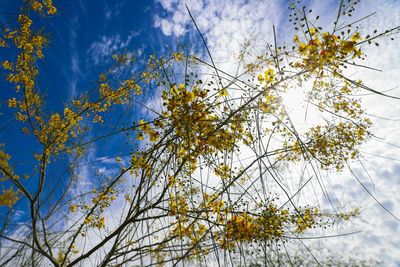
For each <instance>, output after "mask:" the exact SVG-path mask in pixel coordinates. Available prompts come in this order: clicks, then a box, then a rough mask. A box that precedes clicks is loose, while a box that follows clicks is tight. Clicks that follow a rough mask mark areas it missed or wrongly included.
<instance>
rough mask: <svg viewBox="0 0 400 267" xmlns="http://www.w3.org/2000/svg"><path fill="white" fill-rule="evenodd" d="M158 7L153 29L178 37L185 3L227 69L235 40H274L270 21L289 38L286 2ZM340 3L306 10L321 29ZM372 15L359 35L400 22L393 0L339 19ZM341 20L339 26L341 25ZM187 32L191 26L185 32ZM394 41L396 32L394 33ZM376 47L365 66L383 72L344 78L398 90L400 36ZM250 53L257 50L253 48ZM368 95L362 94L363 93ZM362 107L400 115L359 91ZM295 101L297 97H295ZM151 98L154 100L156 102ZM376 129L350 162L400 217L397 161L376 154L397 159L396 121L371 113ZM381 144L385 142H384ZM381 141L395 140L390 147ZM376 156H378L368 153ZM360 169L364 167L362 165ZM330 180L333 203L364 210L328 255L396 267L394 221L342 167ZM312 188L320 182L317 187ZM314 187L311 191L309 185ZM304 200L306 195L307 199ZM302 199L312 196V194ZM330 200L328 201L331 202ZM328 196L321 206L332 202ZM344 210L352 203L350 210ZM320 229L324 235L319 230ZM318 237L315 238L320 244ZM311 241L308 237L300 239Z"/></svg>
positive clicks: (355, 71)
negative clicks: (358, 157)
mask: <svg viewBox="0 0 400 267" xmlns="http://www.w3.org/2000/svg"><path fill="white" fill-rule="evenodd" d="M157 2H158V3H159V4H160V6H161V7H162V9H163V12H162V14H163V15H156V16H155V17H154V26H155V27H156V28H159V29H160V30H161V31H162V32H163V34H165V35H166V36H183V35H185V34H187V30H188V27H187V25H188V23H189V22H190V18H189V16H188V13H187V11H186V7H185V3H186V4H187V5H188V7H189V9H190V10H191V12H192V14H193V16H194V18H195V20H196V23H197V25H198V26H199V28H200V31H201V32H202V33H203V34H204V36H205V38H206V41H207V45H208V47H209V48H210V50H211V52H212V54H213V56H214V57H215V58H214V60H215V61H217V62H218V63H217V65H218V66H219V67H222V68H223V69H224V70H228V71H230V72H232V71H234V70H235V69H236V67H237V66H236V65H235V64H232V62H234V60H233V59H234V57H233V56H232V55H234V54H235V53H238V52H239V51H240V48H241V45H242V44H243V43H244V41H245V40H246V39H249V37H251V39H252V42H253V43H255V44H260V43H261V44H263V45H264V47H265V43H266V42H271V41H272V25H275V26H276V27H277V29H278V36H279V37H281V38H282V39H283V40H290V39H291V31H290V30H288V29H287V26H288V25H289V24H288V23H287V22H285V21H284V20H283V18H284V17H285V16H286V15H285V7H284V6H283V5H280V4H282V2H279V1H261V0H247V1H228V0H226V1H225V0H221V1H209V0H189V1H184V0H157ZM337 5H338V2H337V1H334V0H330V1H316V0H315V1H311V2H310V5H309V7H310V9H312V10H313V12H312V15H313V16H316V15H319V16H320V20H319V23H320V25H321V26H323V27H324V28H325V29H327V30H328V29H330V28H331V27H332V26H333V25H332V22H333V21H334V20H335V18H336V15H337ZM375 11H376V12H377V14H376V15H374V16H373V17H371V18H370V19H369V20H368V21H366V23H363V25H365V26H364V28H359V29H358V30H359V31H360V32H361V34H362V35H363V36H366V34H367V33H372V32H373V31H374V29H378V30H379V29H389V28H391V27H394V26H398V25H400V5H399V2H398V1H396V0H388V1H383V2H382V1H381V2H379V5H377V3H376V1H372V0H366V1H361V3H360V4H359V5H358V7H357V9H356V14H355V16H352V17H348V18H347V19H346V22H344V23H345V24H346V23H348V22H351V21H354V20H355V19H356V18H360V17H363V16H366V15H369V14H371V13H372V12H375ZM345 24H344V25H345ZM191 30H193V29H191ZM397 38H398V36H397ZM379 43H380V46H379V47H375V46H370V47H366V49H365V52H366V54H367V55H368V57H367V59H366V60H365V61H364V62H363V64H365V65H367V66H372V67H375V68H378V69H381V70H383V71H384V72H375V71H371V70H368V69H363V68H349V69H348V71H347V75H351V77H352V78H354V79H358V78H361V79H362V80H363V82H364V83H365V84H367V85H368V86H371V87H372V88H374V89H376V90H379V91H384V90H389V89H391V88H396V87H397V86H399V85H400V80H399V78H398V73H400V65H399V64H398V62H397V61H398V59H399V58H400V50H399V49H398V47H399V42H398V39H395V41H390V39H389V38H386V39H383V40H380V41H379ZM254 49H255V53H257V52H258V51H261V49H262V48H258V47H257V46H256V47H255V48H254ZM365 93H367V92H362V94H365ZM390 93H391V94H393V95H397V96H400V92H399V90H392V91H390ZM363 100H364V104H365V108H366V110H367V111H368V112H369V113H371V114H373V115H377V116H379V117H383V118H387V119H399V115H398V114H399V112H400V106H399V105H398V100H394V99H389V98H383V97H381V96H377V95H370V96H363ZM295 101H297V102H298V99H296V100H295ZM154 103H155V101H154ZM373 119H374V123H375V127H374V129H373V133H374V134H376V135H377V136H378V137H379V138H372V140H371V141H370V142H368V143H367V144H366V145H365V146H364V147H363V148H362V150H363V151H365V152H367V153H369V154H366V153H365V154H363V159H362V160H363V163H364V166H363V165H360V164H359V163H358V164H357V163H353V164H352V165H351V167H352V169H353V171H354V172H355V173H356V174H357V175H358V176H357V177H358V178H359V179H360V181H361V183H363V185H364V186H365V187H366V188H368V189H369V190H370V191H371V192H372V193H373V194H374V196H376V198H377V199H378V200H379V201H380V203H381V204H383V205H384V206H385V207H386V208H387V209H388V210H390V211H391V212H392V213H395V214H396V215H397V216H398V217H399V216H400V212H399V211H400V207H399V205H398V203H400V197H399V194H398V193H397V192H398V191H399V190H400V182H399V179H400V167H399V166H400V164H399V162H398V161H396V160H390V159H385V158H379V157H380V156H384V157H387V158H398V155H399V146H400V141H399V139H398V133H399V132H400V124H399V123H398V121H390V120H387V119H380V118H378V117H373ZM382 141H383V142H385V143H383V142H382ZM386 143H390V144H394V146H393V145H388V144H386ZM374 155H376V156H374ZM364 167H365V169H364ZM331 178H333V179H329V180H327V181H323V183H324V184H325V185H326V186H327V187H328V189H329V190H328V191H330V192H331V195H332V197H333V199H334V200H335V202H336V203H339V202H340V203H341V204H346V203H347V205H348V206H351V207H355V206H362V207H363V208H364V212H363V216H362V218H361V220H359V221H357V222H356V224H351V223H350V226H348V227H346V228H340V229H334V230H336V231H339V232H342V233H343V232H349V231H352V230H362V231H363V232H362V233H361V234H358V235H353V236H350V237H346V238H336V239H329V240H327V243H326V245H328V248H329V249H330V250H331V251H332V252H333V253H337V252H339V251H338V249H340V253H342V252H343V248H347V249H346V250H347V251H351V253H349V254H353V253H355V252H358V255H359V256H360V257H362V258H370V257H373V258H376V259H378V260H382V259H385V266H399V264H400V255H399V254H398V251H397V250H398V247H400V223H399V222H398V221H396V219H394V218H393V217H392V216H391V215H389V214H388V212H387V211H385V210H384V209H383V208H382V207H381V206H380V205H379V204H378V203H377V202H376V201H375V200H373V198H372V197H371V196H370V195H369V194H368V193H367V192H366V190H365V189H364V188H363V187H362V186H361V185H360V184H359V183H358V182H357V180H356V179H355V178H354V177H353V175H352V174H351V172H350V171H347V172H343V173H341V174H339V175H337V176H331ZM316 186H317V187H318V185H316ZM310 190H314V189H312V188H311V189H310ZM306 197H308V196H306ZM309 197H310V198H309V199H307V201H310V202H311V200H312V199H315V196H314V195H310V196H309ZM331 200H332V199H331ZM328 202H329V201H327V202H326V203H325V204H326V205H325V206H327V207H328V206H330V203H328ZM351 207H350V208H351ZM323 234H326V232H325V233H323ZM319 242H320V241H316V242H314V244H315V245H316V246H318V244H319ZM306 243H307V244H313V242H312V241H306Z"/></svg>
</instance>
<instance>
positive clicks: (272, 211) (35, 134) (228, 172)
mask: <svg viewBox="0 0 400 267" xmlns="http://www.w3.org/2000/svg"><path fill="white" fill-rule="evenodd" d="M342 3H343V6H341V11H340V10H339V13H338V17H337V20H336V21H335V22H334V29H333V30H330V31H325V30H323V29H322V28H320V27H318V26H317V22H318V21H317V19H311V18H310V17H308V13H307V12H306V11H305V9H299V7H298V6H297V5H295V4H291V6H290V9H291V12H292V14H291V18H292V19H294V20H295V21H297V22H298V23H300V24H301V29H298V33H297V34H296V35H295V36H294V38H293V47H292V49H287V48H283V47H278V46H277V45H274V46H272V45H268V46H267V48H266V51H267V52H266V53H264V54H262V55H259V56H257V57H256V58H255V59H254V60H253V59H252V58H250V59H249V58H245V57H244V55H245V51H244V53H243V55H241V56H240V57H239V58H240V59H241V64H242V66H245V71H244V72H243V74H241V75H237V76H232V75H230V74H228V73H226V72H224V71H223V70H221V69H218V68H217V67H216V66H215V65H214V63H213V60H212V55H211V54H209V55H208V56H209V57H210V59H211V63H208V59H205V58H201V57H198V56H196V55H193V54H190V53H189V52H187V51H175V52H173V53H171V54H170V55H166V56H163V57H155V56H151V57H150V58H149V59H148V61H147V64H146V66H145V68H144V69H143V70H142V71H137V72H135V73H134V74H133V75H131V76H129V77H125V78H123V79H121V76H120V75H117V74H116V73H118V70H119V68H121V67H125V66H130V65H132V64H136V63H135V62H134V61H133V60H131V59H130V58H129V55H127V54H118V55H114V56H113V58H114V60H115V65H114V66H112V67H111V68H110V69H108V70H106V71H104V73H102V74H100V75H99V78H98V83H97V84H96V89H97V91H96V92H95V93H93V92H92V93H91V94H89V93H88V94H85V95H84V94H82V95H81V96H79V97H78V98H77V99H73V100H72V101H70V103H67V104H66V106H65V108H64V109H63V110H62V111H55V110H54V111H49V110H48V109H46V106H45V102H46V100H47V99H46V97H45V94H44V93H43V90H42V89H41V88H40V87H39V86H38V83H37V77H38V75H46V74H45V73H44V74H39V68H38V65H39V64H41V63H40V62H41V60H42V59H43V58H44V50H45V46H46V45H47V44H48V40H47V38H46V35H45V34H43V32H42V31H41V30H36V29H35V27H34V26H35V21H34V19H35V18H36V19H37V18H38V16H42V17H43V18H46V19H47V17H51V16H53V15H56V14H57V9H56V8H55V7H54V5H53V3H52V2H51V0H42V1H39V0H33V1H32V0H31V1H30V0H25V1H23V5H22V7H21V13H20V14H19V16H18V24H17V25H15V26H14V27H12V28H6V29H4V30H3V36H2V38H1V39H0V44H1V46H2V47H3V48H2V49H3V50H4V51H17V55H16V56H15V57H11V58H9V59H7V60H4V61H3V63H2V66H3V69H4V71H5V73H6V77H7V81H8V82H10V83H11V84H12V85H13V86H14V88H15V91H14V95H13V97H11V98H9V99H8V100H7V101H8V108H9V109H12V110H13V112H14V114H15V118H16V120H17V122H16V123H18V126H19V127H20V128H21V131H22V132H23V133H24V135H25V137H24V138H27V139H29V140H30V142H32V144H34V145H33V147H34V148H35V149H36V152H35V154H34V155H32V156H33V157H34V159H35V162H34V163H33V164H31V165H29V166H25V167H26V168H30V169H31V171H30V173H32V175H28V176H26V177H24V179H22V178H21V177H23V176H24V174H23V173H21V171H20V170H19V169H18V165H17V164H16V162H13V155H10V154H8V153H7V151H8V149H9V148H8V147H7V144H5V145H3V146H1V147H0V175H1V178H2V187H3V188H6V189H3V191H2V193H1V194H0V205H2V206H4V207H3V209H4V210H6V209H7V210H8V211H9V214H12V213H13V207H17V206H19V207H24V209H26V210H29V214H30V215H29V219H28V221H27V222H26V224H25V226H24V227H23V229H18V230H19V231H20V234H19V235H18V236H16V237H15V236H14V235H13V232H14V231H16V229H15V228H12V227H10V226H9V225H8V220H9V218H6V219H5V220H4V227H3V230H2V232H1V235H0V236H1V240H2V242H6V243H7V246H9V247H11V248H10V249H9V250H8V251H7V252H4V255H3V256H2V259H1V261H0V262H1V265H2V266H4V265H6V264H14V263H16V264H20V265H28V264H31V265H48V264H52V265H55V266H73V265H87V264H95V265H99V266H106V265H107V266H108V265H110V266H112V265H117V264H125V265H131V264H141V265H154V264H162V263H166V264H174V265H176V264H178V263H179V262H182V261H193V262H194V263H196V262H201V261H203V260H204V257H209V258H213V260H215V261H225V263H226V264H227V263H228V262H230V261H231V259H230V258H229V255H233V254H234V253H235V251H238V250H240V249H241V247H242V246H243V245H254V246H259V247H262V248H263V249H265V250H266V251H268V249H271V250H272V249H273V247H274V246H276V245H278V244H285V243H287V242H289V241H290V240H296V239H297V238H299V237H301V236H302V235H304V234H306V233H311V232H312V231H313V230H312V229H313V228H325V227H331V226H332V225H335V224H339V223H342V222H343V221H346V220H350V219H352V218H354V217H357V216H358V214H359V210H358V209H354V210H347V211H343V210H341V211H339V212H337V211H335V209H332V210H321V209H320V208H319V207H318V206H317V205H315V206H307V205H303V206H300V205H299V204H297V203H298V202H297V201H295V200H294V198H295V196H296V195H297V194H298V193H299V192H300V191H301V190H302V189H303V187H305V186H306V185H307V183H308V182H309V181H310V180H311V179H314V180H317V181H318V182H319V183H320V180H319V179H320V178H319V175H318V173H319V171H324V170H325V171H329V172H340V171H342V170H343V168H344V167H345V166H346V164H347V162H348V161H349V160H354V159H357V158H358V156H359V147H360V145H362V144H363V143H364V142H365V141H366V140H367V139H368V138H369V136H370V134H371V133H370V132H369V129H370V126H371V124H372V122H371V120H370V119H369V118H368V116H367V115H366V113H365V111H364V110H363V108H362V105H361V100H360V99H359V98H357V97H356V96H355V95H356V93H357V92H359V91H360V90H365V89H367V90H368V89H369V88H368V87H367V86H366V85H364V84H363V83H362V81H354V80H352V79H351V78H349V77H347V76H346V75H345V71H344V69H345V68H346V66H347V65H353V66H357V64H358V63H357V62H358V61H359V60H360V59H362V58H363V56H364V52H363V46H364V45H368V43H371V41H372V40H375V39H376V38H378V37H385V36H388V35H391V34H392V33H394V32H396V31H397V30H398V28H395V29H392V30H387V31H384V32H382V33H376V34H374V35H371V36H369V37H362V36H361V35H360V33H359V32H358V31H357V30H353V29H352V26H353V24H352V23H350V24H349V25H348V27H347V28H348V29H349V30H348V31H346V32H344V31H342V29H341V28H340V27H339V23H340V22H341V20H342V17H343V15H342V12H345V11H346V10H347V11H348V12H350V13H351V10H352V9H353V7H354V6H355V5H356V4H357V2H355V1H342ZM348 12H347V13H348ZM345 14H346V12H345ZM49 19H51V18H49ZM193 23H195V21H193ZM7 49H9V50H7ZM11 54H12V53H10V55H11ZM246 60H247V61H248V62H246ZM353 61H354V62H353ZM200 70H206V71H207V72H208V75H205V76H204V77H203V76H199V73H200ZM180 72H181V73H183V74H179V73H180ZM306 84H307V85H309V86H307V85H306ZM155 88H158V90H161V91H162V96H161V99H162V105H163V106H162V108H160V110H159V111H157V110H153V111H154V113H155V114H156V115H154V116H152V117H145V116H143V118H141V119H140V120H138V121H137V122H136V123H133V125H131V126H125V125H122V124H121V125H118V127H117V130H116V131H115V132H113V133H111V134H104V135H102V136H101V137H97V138H94V139H93V137H91V136H90V134H89V133H88V128H90V127H96V128H95V129H99V130H98V132H99V133H105V132H104V131H102V130H101V129H102V127H104V128H105V125H106V123H107V120H108V119H109V118H110V117H112V116H113V114H117V113H118V112H121V111H122V112H124V110H127V109H129V107H131V106H130V105H132V103H137V102H140V101H143V98H141V96H142V94H144V93H145V92H147V91H148V90H154V89H155ZM293 90H303V91H304V93H305V95H306V96H307V101H308V103H309V104H310V105H312V106H313V107H314V108H315V110H316V111H317V112H318V113H319V114H320V120H319V121H318V123H316V124H315V125H313V126H311V127H309V128H308V129H306V130H305V131H304V132H299V131H298V130H297V126H296V125H295V124H294V123H293V121H292V119H291V117H290V114H289V112H288V111H287V107H286V106H285V105H284V103H283V97H284V95H285V94H286V93H287V92H290V91H293ZM120 133H126V134H128V136H129V137H128V141H129V146H130V148H131V149H130V152H129V156H126V155H125V156H121V157H116V158H115V162H113V164H112V168H110V170H109V172H108V173H107V175H101V174H98V173H97V176H98V178H97V183H91V188H84V189H85V191H84V192H79V191H77V190H76V188H77V185H78V184H79V183H80V180H79V179H81V178H79V176H77V175H76V173H77V172H79V163H80V162H82V161H83V160H84V159H85V157H87V156H88V155H89V150H88V149H89V148H90V146H92V145H93V144H94V143H95V142H97V141H99V140H102V139H107V138H110V136H113V135H116V134H120ZM131 137H133V138H131ZM124 141H125V140H124ZM124 141H122V142H124ZM244 154H246V155H249V158H247V159H245V158H244V157H243V155H244ZM299 162H300V163H301V164H304V165H305V166H307V167H306V168H307V170H309V171H310V172H311V173H312V175H310V178H309V179H308V180H307V181H306V182H303V183H302V185H301V187H300V189H299V190H298V191H297V192H296V191H293V189H291V190H288V189H287V188H286V186H285V185H284V181H283V180H284V178H283V177H282V175H283V173H284V172H283V171H282V169H284V166H285V164H286V165H288V164H296V163H299ZM62 164H66V165H70V171H69V172H68V173H69V174H68V175H64V174H62V168H60V167H59V166H60V165H62ZM49 170H55V172H56V173H58V174H57V175H55V176H54V175H51V173H53V171H52V172H50V171H49ZM94 174H95V172H93V176H94ZM303 178H304V177H300V178H299V180H303ZM51 179H60V183H55V182H52V183H51V182H49V180H51ZM32 183H33V184H35V185H36V187H34V188H32V187H31V186H28V185H29V184H32ZM321 189H322V191H323V186H322V185H321ZM273 191H274V192H276V193H272V192H273ZM54 192H55V193H54ZM304 203H306V202H304ZM110 214H114V215H113V217H114V218H111V215H110ZM116 217H117V219H116ZM95 237H96V238H95ZM89 241H90V242H89ZM2 253H3V252H2ZM231 253H233V254H231ZM28 254H29V255H30V256H27V255H28Z"/></svg>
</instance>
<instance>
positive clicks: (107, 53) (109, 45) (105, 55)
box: [88, 32, 138, 65]
mask: <svg viewBox="0 0 400 267" xmlns="http://www.w3.org/2000/svg"><path fill="white" fill-rule="evenodd" d="M137 35H138V33H137V32H131V33H130V34H129V35H128V36H127V37H126V38H125V39H123V38H122V37H121V36H120V35H119V34H115V35H112V36H102V37H101V38H100V40H99V41H96V42H94V43H92V44H91V46H90V48H89V51H88V54H89V55H90V58H91V60H92V62H93V63H94V64H95V65H99V64H100V63H104V62H107V61H109V60H110V59H111V56H112V55H113V54H114V53H116V52H120V51H121V50H123V49H125V48H127V47H128V46H129V45H130V43H131V41H132V39H133V38H134V37H135V36H137Z"/></svg>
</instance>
